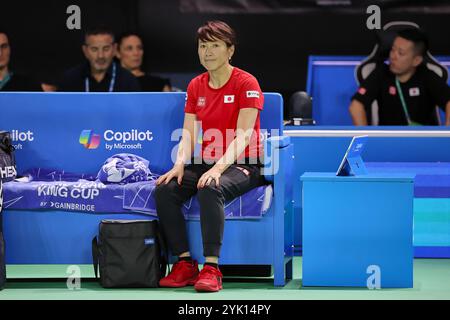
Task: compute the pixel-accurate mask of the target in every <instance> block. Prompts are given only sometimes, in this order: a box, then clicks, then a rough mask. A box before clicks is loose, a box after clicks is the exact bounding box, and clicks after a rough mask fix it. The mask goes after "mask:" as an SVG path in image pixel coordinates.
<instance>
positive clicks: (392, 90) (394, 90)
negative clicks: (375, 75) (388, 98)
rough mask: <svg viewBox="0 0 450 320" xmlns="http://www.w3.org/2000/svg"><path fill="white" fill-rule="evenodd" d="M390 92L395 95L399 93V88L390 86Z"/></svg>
mask: <svg viewBox="0 0 450 320" xmlns="http://www.w3.org/2000/svg"><path fill="white" fill-rule="evenodd" d="M389 94H390V95H392V96H395V95H396V94H397V89H396V88H395V87H394V86H390V87H389Z"/></svg>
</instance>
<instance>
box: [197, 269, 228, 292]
mask: <svg viewBox="0 0 450 320" xmlns="http://www.w3.org/2000/svg"><path fill="white" fill-rule="evenodd" d="M222 278H223V275H222V272H220V270H219V269H218V268H214V267H211V266H208V265H205V266H203V269H202V271H201V272H200V274H199V276H198V279H197V282H196V283H195V286H194V288H195V290H197V291H199V292H200V291H201V292H216V291H219V290H221V289H222Z"/></svg>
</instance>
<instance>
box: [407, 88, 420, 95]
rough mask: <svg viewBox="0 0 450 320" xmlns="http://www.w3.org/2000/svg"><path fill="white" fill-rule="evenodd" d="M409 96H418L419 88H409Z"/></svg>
mask: <svg viewBox="0 0 450 320" xmlns="http://www.w3.org/2000/svg"><path fill="white" fill-rule="evenodd" d="M409 96H410V97H417V96H420V90H419V88H417V87H415V88H410V89H409Z"/></svg>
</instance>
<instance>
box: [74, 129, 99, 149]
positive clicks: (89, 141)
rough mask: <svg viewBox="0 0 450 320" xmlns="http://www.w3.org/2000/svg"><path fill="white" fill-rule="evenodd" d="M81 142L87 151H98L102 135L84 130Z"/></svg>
mask: <svg viewBox="0 0 450 320" xmlns="http://www.w3.org/2000/svg"><path fill="white" fill-rule="evenodd" d="M79 141H80V143H81V144H82V145H83V146H84V147H85V148H86V149H97V148H98V146H99V145H100V135H98V134H95V133H94V132H93V131H92V130H83V131H81V134H80V140H79Z"/></svg>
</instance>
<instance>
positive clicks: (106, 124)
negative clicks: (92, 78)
mask: <svg viewBox="0 0 450 320" xmlns="http://www.w3.org/2000/svg"><path fill="white" fill-rule="evenodd" d="M184 99H185V94H184V93H171V94H164V93H135V94H123V93H115V94H105V93H90V94H82V93H51V94H45V93H2V94H1V95H0V105H1V106H2V117H1V118H0V128H2V129H3V130H7V131H10V132H11V133H12V138H13V144H14V145H15V147H16V158H17V168H18V171H19V173H20V172H23V171H26V170H28V169H31V168H34V167H41V168H55V169H61V170H66V171H70V172H77V173H96V172H98V170H99V168H100V167H101V165H102V164H103V162H104V161H105V159H107V158H108V157H110V156H112V155H114V154H117V153H124V152H126V153H133V154H137V155H139V156H142V157H144V158H145V159H148V160H149V161H150V168H152V169H153V170H155V171H156V172H162V171H165V170H167V169H169V168H171V166H172V162H171V151H172V149H173V147H174V146H176V143H177V142H178V139H177V141H171V135H172V131H173V130H174V129H176V128H182V126H183V117H184Z"/></svg>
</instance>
